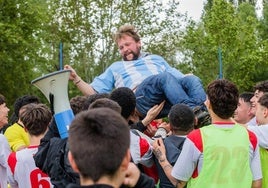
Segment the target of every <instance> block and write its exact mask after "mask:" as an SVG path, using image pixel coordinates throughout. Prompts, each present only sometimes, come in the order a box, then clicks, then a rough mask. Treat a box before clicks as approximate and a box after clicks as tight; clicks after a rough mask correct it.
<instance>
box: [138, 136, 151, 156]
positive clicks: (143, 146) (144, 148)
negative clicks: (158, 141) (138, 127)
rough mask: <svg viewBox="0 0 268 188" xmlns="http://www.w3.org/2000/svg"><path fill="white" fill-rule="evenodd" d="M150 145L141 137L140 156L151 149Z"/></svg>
mask: <svg viewBox="0 0 268 188" xmlns="http://www.w3.org/2000/svg"><path fill="white" fill-rule="evenodd" d="M149 148H150V145H149V143H148V142H147V140H146V139H144V138H141V137H140V156H141V157H142V156H143V155H144V154H146V153H147V151H148V150H149Z"/></svg>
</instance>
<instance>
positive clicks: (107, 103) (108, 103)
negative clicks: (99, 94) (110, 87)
mask: <svg viewBox="0 0 268 188" xmlns="http://www.w3.org/2000/svg"><path fill="white" fill-rule="evenodd" d="M100 107H107V108H110V109H112V110H114V111H116V112H118V113H119V114H121V106H119V104H118V103H117V102H115V101H113V100H111V99H108V98H102V99H97V100H95V101H94V102H93V103H92V104H91V105H89V107H88V109H92V108H100Z"/></svg>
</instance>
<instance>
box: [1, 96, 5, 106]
mask: <svg viewBox="0 0 268 188" xmlns="http://www.w3.org/2000/svg"><path fill="white" fill-rule="evenodd" d="M4 103H6V98H5V97H4V95H2V94H0V105H1V104H4Z"/></svg>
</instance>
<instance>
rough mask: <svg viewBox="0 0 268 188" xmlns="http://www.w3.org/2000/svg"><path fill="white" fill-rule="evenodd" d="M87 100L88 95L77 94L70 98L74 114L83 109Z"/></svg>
mask: <svg viewBox="0 0 268 188" xmlns="http://www.w3.org/2000/svg"><path fill="white" fill-rule="evenodd" d="M86 101H87V97H86V96H75V97H73V98H71V100H70V106H71V109H72V110H73V113H74V115H76V114H78V113H79V112H81V111H82V110H83V107H84V104H85V102H86Z"/></svg>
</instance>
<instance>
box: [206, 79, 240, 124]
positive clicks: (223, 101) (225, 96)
mask: <svg viewBox="0 0 268 188" xmlns="http://www.w3.org/2000/svg"><path fill="white" fill-rule="evenodd" d="M207 97H208V99H209V101H210V104H211V107H212V110H213V112H214V113H215V114H216V115H218V116H219V117H220V118H222V119H228V118H230V117H232V116H233V114H234V111H235V110H236V108H237V104H238V97H239V92H238V89H237V87H236V85H235V84H234V83H232V82H230V81H228V80H226V79H218V80H215V81H213V82H211V83H210V84H209V85H208V87H207Z"/></svg>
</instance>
